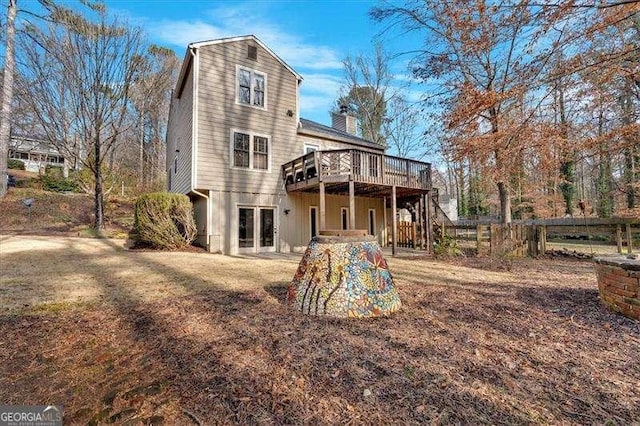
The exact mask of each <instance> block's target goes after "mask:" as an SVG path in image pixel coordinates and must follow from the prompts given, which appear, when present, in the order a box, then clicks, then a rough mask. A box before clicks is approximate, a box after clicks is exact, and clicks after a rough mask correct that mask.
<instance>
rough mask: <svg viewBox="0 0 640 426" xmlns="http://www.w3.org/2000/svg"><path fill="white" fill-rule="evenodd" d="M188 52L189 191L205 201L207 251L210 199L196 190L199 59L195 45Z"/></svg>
mask: <svg viewBox="0 0 640 426" xmlns="http://www.w3.org/2000/svg"><path fill="white" fill-rule="evenodd" d="M189 53H190V54H191V57H192V58H193V68H192V69H193V105H192V107H191V108H192V110H191V115H192V120H191V192H192V193H194V194H196V195H198V196H200V197H202V198H204V199H205V200H206V203H207V209H206V210H207V213H206V215H207V251H211V200H210V198H209V196H208V195H205V194H203V193H202V192H200V191H197V190H196V189H195V188H196V187H197V180H196V179H197V176H198V173H197V170H198V155H197V153H198V79H199V74H200V73H199V70H200V61H199V59H198V55H197V50H196V48H195V47H189Z"/></svg>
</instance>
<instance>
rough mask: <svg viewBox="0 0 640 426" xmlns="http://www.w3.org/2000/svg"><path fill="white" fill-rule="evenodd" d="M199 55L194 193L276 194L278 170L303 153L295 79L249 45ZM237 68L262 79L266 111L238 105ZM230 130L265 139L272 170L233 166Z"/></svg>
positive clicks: (229, 45) (218, 48)
mask: <svg viewBox="0 0 640 426" xmlns="http://www.w3.org/2000/svg"><path fill="white" fill-rule="evenodd" d="M248 44H252V45H255V46H257V47H258V60H257V61H254V60H251V59H248V58H247V45H248ZM198 55H199V64H200V65H199V68H200V69H199V79H198V82H199V83H198V93H199V98H198V143H197V169H196V172H197V173H196V182H197V188H202V189H212V190H226V191H239V192H249V193H274V192H279V191H280V190H281V188H282V182H281V178H280V165H281V164H283V163H285V162H287V161H288V160H289V159H291V158H293V156H292V155H293V153H295V154H297V153H299V152H301V151H302V142H301V141H300V140H299V139H298V138H297V137H296V130H297V123H296V117H295V111H296V91H297V78H296V76H295V75H293V74H292V73H291V72H290V71H289V70H287V69H286V68H285V67H284V66H283V65H282V63H280V62H279V61H278V60H277V59H276V58H274V57H273V56H271V55H270V54H269V53H268V52H267V51H265V50H264V49H262V48H261V47H260V46H259V45H258V44H256V43H254V42H253V41H252V40H243V41H235V42H230V43H222V44H215V45H210V46H204V47H201V48H200V49H199V51H198ZM237 65H240V66H243V67H246V68H251V69H253V70H256V71H259V72H261V73H264V74H266V76H267V81H266V110H262V109H258V108H253V107H250V106H246V105H239V104H237V103H236V96H237V94H236V66H237ZM289 110H291V111H292V112H293V113H294V114H293V116H292V117H289V116H288V114H287V112H288V111H289ZM232 129H237V130H240V131H248V132H254V133H256V134H260V135H265V136H268V137H269V143H270V147H269V148H270V171H262V170H246V169H238V168H232V167H231V131H232Z"/></svg>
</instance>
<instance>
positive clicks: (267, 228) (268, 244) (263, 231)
mask: <svg viewBox="0 0 640 426" xmlns="http://www.w3.org/2000/svg"><path fill="white" fill-rule="evenodd" d="M259 210H260V227H259V229H260V250H259V251H276V243H275V240H276V238H275V230H276V227H275V209H273V208H270V207H260V209H259Z"/></svg>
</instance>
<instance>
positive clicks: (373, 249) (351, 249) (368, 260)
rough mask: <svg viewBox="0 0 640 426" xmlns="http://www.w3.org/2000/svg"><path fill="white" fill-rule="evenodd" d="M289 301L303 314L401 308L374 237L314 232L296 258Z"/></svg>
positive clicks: (378, 312)
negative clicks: (316, 233)
mask: <svg viewBox="0 0 640 426" xmlns="http://www.w3.org/2000/svg"><path fill="white" fill-rule="evenodd" d="M288 300H289V304H290V305H291V306H292V307H293V308H294V309H296V310H297V311H299V312H302V313H304V314H308V315H326V316H332V317H356V318H365V317H376V316H384V315H389V314H391V313H393V312H395V311H397V310H398V309H400V305H401V303H400V296H398V292H397V291H396V289H395V287H394V285H393V280H392V278H391V273H390V272H389V269H388V267H387V262H386V261H385V259H384V257H383V255H382V250H381V249H380V246H379V245H378V243H377V242H376V241H375V239H374V238H373V237H323V236H319V237H315V238H313V239H312V240H311V242H310V243H309V247H308V248H307V251H306V252H305V254H304V257H303V258H302V260H301V261H300V265H299V266H298V271H297V272H296V275H295V276H294V277H293V281H292V282H291V285H290V286H289V292H288Z"/></svg>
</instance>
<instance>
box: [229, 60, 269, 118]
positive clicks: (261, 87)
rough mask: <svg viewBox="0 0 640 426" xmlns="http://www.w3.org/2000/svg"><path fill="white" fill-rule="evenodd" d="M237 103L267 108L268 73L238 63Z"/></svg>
mask: <svg viewBox="0 0 640 426" xmlns="http://www.w3.org/2000/svg"><path fill="white" fill-rule="evenodd" d="M236 84H237V86H236V88H237V97H236V99H237V103H239V104H241V105H248V106H252V107H255V108H262V109H267V75H266V74H264V73H261V72H258V71H255V70H252V69H251V68H245V67H241V66H240V65H236Z"/></svg>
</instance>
